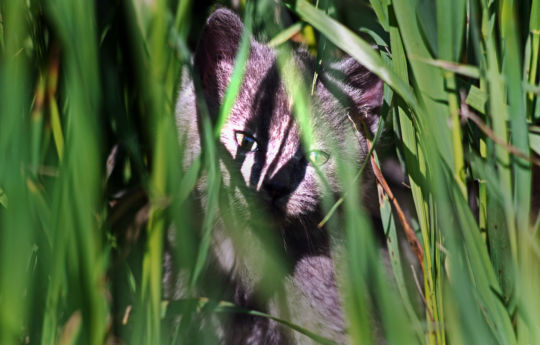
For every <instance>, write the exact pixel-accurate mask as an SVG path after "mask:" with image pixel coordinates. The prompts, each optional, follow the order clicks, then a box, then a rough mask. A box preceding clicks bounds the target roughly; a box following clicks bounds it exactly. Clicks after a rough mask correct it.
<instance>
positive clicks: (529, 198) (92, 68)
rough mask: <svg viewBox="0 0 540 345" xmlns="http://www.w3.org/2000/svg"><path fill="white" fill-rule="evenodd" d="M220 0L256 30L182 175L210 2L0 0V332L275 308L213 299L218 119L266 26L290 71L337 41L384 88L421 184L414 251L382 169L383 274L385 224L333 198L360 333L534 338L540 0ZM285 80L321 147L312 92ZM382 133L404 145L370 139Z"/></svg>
mask: <svg viewBox="0 0 540 345" xmlns="http://www.w3.org/2000/svg"><path fill="white" fill-rule="evenodd" d="M219 4H222V5H226V6H230V7H234V6H236V9H237V10H238V11H239V12H240V13H242V14H245V15H244V17H245V20H244V21H245V22H246V23H245V24H246V28H247V29H248V30H246V32H245V35H244V40H243V42H244V43H243V44H242V45H241V48H240V52H239V54H238V59H237V62H236V67H235V73H234V75H233V81H232V83H231V85H232V86H231V87H230V88H229V91H228V94H227V101H226V102H225V103H224V104H225V105H224V107H223V109H222V111H221V112H220V116H221V117H220V121H218V127H217V129H216V128H214V129H212V128H210V124H208V125H207V126H205V128H206V132H205V133H206V134H205V135H204V148H205V155H204V156H202V157H199V158H198V159H196V160H195V163H194V164H193V165H192V166H191V167H190V168H189V169H188V170H187V171H183V170H182V162H181V159H182V145H179V141H178V138H177V132H176V129H175V120H174V104H175V98H176V95H177V92H178V87H179V85H180V78H181V77H180V75H181V73H191V69H190V59H191V51H193V48H194V45H195V43H196V39H197V37H198V34H199V32H200V29H201V28H202V26H203V24H204V20H205V18H206V17H207V15H208V14H209V13H210V10H211V7H213V6H214V5H212V6H206V5H201V4H200V3H197V2H192V1H189V0H179V1H165V0H152V1H142V0H124V1H111V2H108V1H71V0H47V1H39V0H29V1H20V0H5V1H3V2H2V3H0V51H1V62H0V343H1V344H22V343H30V344H79V343H81V344H105V343H106V344H116V343H129V344H187V343H189V344H207V343H215V342H216V336H215V330H214V329H213V326H212V325H211V323H209V322H208V319H209V318H212V317H213V316H214V315H216V314H219V315H221V314H228V313H232V312H240V313H251V314H253V315H263V314H261V313H260V312H258V311H253V310H240V309H238V308H237V307H236V306H234V305H232V304H231V303H230V301H219V300H216V299H215V298H214V297H213V296H214V295H212V294H211V293H209V295H201V291H212V289H209V288H208V286H210V287H211V286H212V279H211V277H210V278H209V277H208V275H207V274H206V272H207V269H208V262H207V260H208V257H209V255H208V251H209V247H210V238H211V236H212V234H211V233H212V228H213V224H214V221H215V218H216V217H217V214H216V212H217V211H216V209H217V205H218V203H219V190H220V183H221V179H220V175H219V168H218V162H217V150H216V147H215V143H216V140H215V137H216V135H215V131H218V130H219V128H220V127H219V126H221V125H222V124H223V123H224V121H225V119H226V117H227V115H228V112H229V110H230V108H231V107H232V105H233V104H234V100H235V97H236V95H237V91H238V88H239V87H241V80H242V78H243V73H242V72H243V67H244V64H245V60H246V58H247V42H248V39H249V38H250V35H251V34H252V33H257V34H259V35H262V36H264V37H267V39H268V41H270V42H271V44H272V45H274V46H279V47H280V55H279V60H280V66H282V67H283V68H288V67H287V65H288V64H287V61H288V54H289V53H290V48H291V41H292V40H301V41H303V42H304V43H305V44H306V45H307V47H308V49H309V50H310V52H312V53H313V54H314V56H315V58H316V59H317V61H318V62H320V61H326V60H329V59H331V57H332V56H336V55H337V56H339V55H340V54H341V53H340V52H345V53H346V54H348V55H350V56H352V57H354V58H355V59H357V60H358V61H360V62H361V63H362V64H364V65H365V66H366V67H367V68H368V69H370V70H371V71H373V72H374V73H375V74H377V75H378V76H379V77H380V78H381V79H382V80H383V81H384V82H385V84H386V90H385V104H384V107H383V110H382V113H381V124H380V130H379V132H378V134H377V135H376V136H375V137H374V138H372V140H373V142H374V145H375V150H374V151H373V164H374V165H380V164H381V162H383V161H384V160H385V159H388V157H389V156H390V157H397V158H395V159H398V160H399V162H400V165H401V168H402V169H403V171H404V172H405V175H406V176H407V182H406V183H408V187H409V189H410V192H409V193H410V194H412V200H413V202H412V204H411V205H408V206H409V208H410V209H411V212H410V214H411V223H412V225H413V229H412V230H413V231H409V232H408V233H407V235H406V236H408V239H409V240H410V242H411V243H412V244H413V250H414V249H416V254H417V256H416V258H414V259H410V258H407V255H406V254H404V253H403V248H402V247H400V246H399V245H398V242H399V238H403V237H405V235H403V234H402V233H403V231H404V230H403V229H405V230H407V229H408V228H407V225H403V224H401V222H400V220H399V217H398V214H399V212H398V210H397V209H396V203H395V202H394V200H393V199H392V196H391V195H390V193H389V191H388V189H387V190H386V193H384V192H382V191H383V188H382V187H383V184H384V181H382V180H379V181H378V183H379V186H380V189H379V190H380V191H381V197H380V217H381V220H382V226H383V229H382V230H380V229H379V230H377V229H376V231H384V233H385V236H386V239H387V241H386V242H387V245H388V253H389V257H390V262H391V266H392V269H391V272H388V271H387V270H385V269H384V265H383V264H382V263H381V262H380V258H379V255H378V254H377V246H378V244H376V241H375V240H374V238H373V235H372V232H370V231H359V230H364V229H367V228H371V225H370V222H369V220H368V219H367V218H368V217H367V215H366V213H365V212H364V211H363V210H362V208H361V206H360V204H361V199H362V198H361V195H357V194H355V193H344V194H343V195H342V196H341V198H340V199H338V200H333V199H328V200H325V201H324V206H325V209H326V210H327V212H328V217H327V218H325V222H326V226H327V228H328V231H332V232H333V234H335V235H336V236H338V237H339V236H342V239H343V243H345V247H346V250H345V251H344V252H343V256H342V257H341V256H340V260H338V261H337V262H336V265H337V266H338V270H339V271H340V272H342V273H343V274H340V276H343V281H341V282H340V286H342V289H341V294H342V297H343V301H344V309H345V313H346V318H347V322H348V325H349V333H350V337H351V343H353V344H369V343H373V342H374V341H375V338H376V337H377V335H376V334H374V331H373V327H372V325H373V319H374V318H377V319H379V320H380V322H381V325H382V327H381V328H382V331H381V332H382V333H383V335H384V337H385V338H386V339H387V341H388V343H390V344H400V345H401V344H438V345H442V344H537V343H540V328H539V327H538V325H540V312H539V310H540V297H539V294H538V293H537V290H538V288H540V274H539V273H540V242H539V238H538V229H539V228H540V215H539V214H538V203H537V202H536V203H535V202H533V201H534V200H536V198H538V197H539V196H538V195H535V194H534V191H536V192H537V193H538V186H537V183H538V182H537V181H535V183H534V184H533V177H532V175H533V168H534V167H535V166H536V167H537V166H538V165H539V161H540V160H539V158H538V155H539V154H540V127H539V126H540V101H539V99H540V97H539V94H540V85H539V84H538V83H539V82H538V73H539V72H538V70H539V68H538V67H539V53H540V1H538V0H529V1H512V0H458V1H447V0H432V1H427V0H402V1H392V0H370V1H348V0H343V1H335V2H331V1H322V2H320V3H319V2H317V4H311V3H309V2H307V1H305V0H296V1H287V2H284V3H282V4H275V3H274V2H272V1H258V2H249V1H247V2H244V1H242V2H241V3H240V4H238V2H237V1H232V2H231V3H229V2H227V1H220V2H219ZM269 14H272V16H271V17H272V18H273V16H274V14H280V15H281V18H282V19H283V18H286V20H282V22H281V23H277V24H276V23H275V22H274V21H273V20H272V18H270V17H269ZM373 44H376V45H377V46H378V49H377V50H374V49H373V48H372V45H373ZM182 66H185V67H186V68H182ZM294 73H295V71H294V70H289V71H287V75H289V76H291V75H292V76H294V75H295V74H294ZM289 79H291V81H287V80H288V79H287V78H285V79H284V81H285V83H286V88H287V90H288V92H290V93H291V94H292V95H293V96H294V99H295V103H294V105H295V112H296V114H297V116H298V122H299V123H300V124H301V127H302V135H303V139H304V140H305V141H306V142H307V143H309V142H310V140H312V136H313V131H314V130H315V131H316V130H317V129H313V128H311V125H310V118H309V106H310V105H309V102H308V99H309V90H310V88H309V87H310V85H305V86H306V87H305V88H302V87H298V86H297V85H295V84H294V80H295V79H298V78H289ZM383 130H384V132H385V135H386V136H387V137H390V138H391V139H389V140H390V141H391V142H392V143H393V144H392V146H391V147H390V149H388V145H381V146H378V145H377V141H379V140H380V138H381V135H380V133H381V132H382V131H383ZM387 140H388V139H387ZM383 148H385V149H384V150H383ZM367 164H372V163H371V161H369V162H366V165H367ZM338 172H339V176H340V179H341V181H342V184H343V185H346V186H353V185H355V184H356V183H357V178H356V176H357V175H358V171H357V168H356V167H353V166H349V165H348V164H342V165H341V166H339V167H338ZM201 175H206V179H207V182H208V203H209V208H208V210H209V211H208V213H207V214H205V215H204V219H203V222H202V223H203V228H202V229H194V227H193V226H192V224H193V222H192V221H193V219H192V218H193V216H192V210H193V204H192V203H193V202H194V200H192V198H190V192H191V191H192V190H193V189H194V188H195V185H196V183H197V180H198V178H199V176H201ZM350 190H355V189H354V187H351V188H350ZM401 206H402V207H406V206H407V205H405V204H402V205H401ZM337 208H340V209H342V212H339V214H340V216H337V214H338V213H336V212H335V210H336V209H337ZM172 234H174V236H172ZM167 236H169V237H171V236H172V237H174V238H172V239H170V238H169V240H168V241H165V238H166V237H167ZM239 237H242V236H239ZM415 241H416V242H415ZM171 243H174V245H173V249H172V250H173V251H174V253H175V254H174V257H173V260H174V262H175V265H176V266H178V267H179V269H182V271H183V272H186V276H185V278H186V279H185V281H184V288H185V289H186V290H187V292H186V294H185V295H186V296H189V298H184V299H181V300H179V301H167V300H165V299H164V297H163V291H164V290H163V289H164V287H163V286H162V281H163V280H162V275H163V272H162V264H163V256H164V253H165V250H164V245H165V246H169V245H171ZM415 243H416V244H417V248H414V244H415ZM169 249H170V248H169ZM268 253H270V254H268V255H270V259H269V260H266V261H267V262H270V263H273V264H274V263H277V264H274V266H275V267H273V268H272V269H273V270H275V272H278V271H279V270H280V267H279V263H280V262H281V261H280V260H279V258H271V256H272V254H271V253H273V251H272V250H269V251H268ZM246 255H250V254H246ZM261 255H263V254H261ZM274 259H275V260H274ZM418 259H419V260H421V262H416V261H417V260H418ZM411 264H413V265H414V264H416V265H417V266H418V267H421V268H422V270H423V272H422V274H416V273H415V272H417V270H415V269H410V268H409V266H410V265H411ZM270 266H271V265H269V266H268V267H270ZM272 272H274V271H272ZM417 273H418V272H417ZM389 276H391V277H392V278H391V279H388V278H389ZM390 280H392V282H390ZM415 282H417V285H415ZM202 286H206V289H204V290H202V289H201V287H202ZM217 289H219V287H217ZM216 296H217V295H216ZM418 296H421V297H420V298H418ZM419 299H420V300H421V302H420V303H418V300H419ZM263 316H264V317H271V316H270V315H263ZM279 321H280V322H283V323H285V324H286V325H287V326H288V327H291V328H293V329H295V330H296V331H299V332H303V333H304V334H306V335H308V336H309V337H311V338H313V339H316V340H317V341H319V342H320V343H323V344H325V343H326V344H332V343H333V340H332V339H324V338H322V337H320V336H319V335H318V334H317V330H307V329H303V328H301V327H299V326H298V325H294V324H291V323H290V322H288V321H287V320H279Z"/></svg>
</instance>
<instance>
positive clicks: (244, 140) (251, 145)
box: [234, 131, 259, 152]
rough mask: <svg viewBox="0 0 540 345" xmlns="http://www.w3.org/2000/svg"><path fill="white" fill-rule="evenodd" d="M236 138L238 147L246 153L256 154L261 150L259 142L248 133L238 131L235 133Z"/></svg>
mask: <svg viewBox="0 0 540 345" xmlns="http://www.w3.org/2000/svg"><path fill="white" fill-rule="evenodd" d="M234 138H235V140H236V143H237V144H238V147H239V148H240V149H241V150H242V151H244V152H255V151H257V150H258V149H259V144H258V143H257V140H256V139H255V138H253V137H252V136H251V135H249V134H247V133H246V132H240V131H237V132H235V133H234Z"/></svg>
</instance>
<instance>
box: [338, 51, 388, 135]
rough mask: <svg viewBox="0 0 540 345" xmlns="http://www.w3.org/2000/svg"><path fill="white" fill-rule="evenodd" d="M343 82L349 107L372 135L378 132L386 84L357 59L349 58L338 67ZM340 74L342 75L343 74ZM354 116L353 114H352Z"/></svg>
mask: <svg viewBox="0 0 540 345" xmlns="http://www.w3.org/2000/svg"><path fill="white" fill-rule="evenodd" d="M338 70H339V72H341V73H342V76H341V78H339V79H341V82H342V83H343V84H344V85H343V91H344V92H345V97H346V98H347V100H346V101H347V102H348V103H352V104H348V106H349V107H352V108H353V109H354V110H355V113H356V115H358V116H361V117H362V120H364V121H365V123H366V124H367V125H368V128H369V129H370V130H371V132H372V133H375V131H376V130H377V125H378V123H379V115H380V111H381V108H382V105H383V94H384V83H383V82H382V80H381V79H379V77H377V76H376V75H375V74H374V73H372V72H370V71H369V70H368V69H367V68H365V67H364V66H362V65H361V64H360V63H359V62H358V61H356V60H355V59H353V58H351V57H348V58H345V59H344V60H342V61H341V62H340V63H339V65H338ZM341 73H340V74H341ZM351 115H352V114H351Z"/></svg>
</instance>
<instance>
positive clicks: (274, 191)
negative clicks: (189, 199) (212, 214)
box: [194, 9, 382, 222]
mask: <svg viewBox="0 0 540 345" xmlns="http://www.w3.org/2000/svg"><path fill="white" fill-rule="evenodd" d="M242 31H243V26H242V23H241V21H240V20H239V18H238V17H237V16H236V15H235V14H233V13H232V12H230V11H228V10H223V9H222V10H217V11H216V12H214V14H212V16H210V18H209V19H208V21H207V24H206V27H205V29H204V31H203V35H202V38H201V40H200V42H199V46H198V49H197V52H196V54H195V60H194V62H195V70H196V72H198V74H199V76H200V80H201V85H202V89H203V92H204V96H205V100H206V103H207V105H208V109H209V113H210V117H211V119H213V120H215V119H216V117H217V114H218V112H219V108H220V106H221V102H222V99H223V97H224V94H225V92H226V89H227V86H228V84H229V82H230V78H231V74H232V70H233V67H234V60H235V56H236V51H237V49H238V46H239V42H240V37H241V35H242ZM292 63H293V64H294V65H295V66H297V68H298V69H299V70H300V71H301V75H302V76H303V78H301V79H303V80H298V81H296V82H297V83H304V85H303V86H304V87H305V86H306V85H311V81H312V78H313V74H314V73H313V72H314V71H313V68H312V65H313V64H312V62H311V59H310V58H309V56H308V55H307V54H298V55H296V56H295V57H294V61H293V62H292ZM306 89H309V88H306ZM314 91H315V92H314V93H313V95H312V96H311V107H310V115H311V123H312V126H313V130H312V133H313V134H314V140H313V142H312V144H311V146H310V147H306V146H305V145H303V144H302V140H301V135H300V134H301V133H300V128H299V126H298V123H297V121H296V118H295V114H294V110H293V109H294V107H293V102H294V99H291V97H290V96H289V95H288V93H287V91H286V88H285V85H284V83H283V82H282V77H281V76H280V69H279V67H278V64H277V62H276V52H275V51H274V50H272V49H271V48H269V47H267V46H265V45H263V44H260V43H258V42H256V41H252V42H251V48H250V55H249V59H248V61H247V64H246V67H245V74H244V79H243V83H242V86H241V87H240V91H239V94H238V97H237V101H236V103H235V105H234V106H233V108H232V111H231V113H230V114H229V118H228V120H227V122H226V123H225V125H224V126H223V128H222V130H221V133H220V143H221V147H222V149H223V153H224V156H226V160H225V162H226V163H224V164H223V167H222V169H224V170H226V171H227V173H226V174H224V175H226V176H229V177H232V176H235V175H236V176H239V179H237V180H240V182H235V180H234V179H232V180H231V181H228V182H229V188H232V189H234V188H235V186H236V185H238V184H240V185H242V187H247V189H248V190H250V191H252V192H253V193H254V194H255V195H256V196H257V198H258V199H260V200H261V201H262V203H263V204H264V205H265V206H267V208H268V211H269V212H270V213H271V214H272V215H274V216H275V217H277V218H278V219H280V220H282V221H284V222H293V221H298V220H300V221H301V220H302V219H311V220H314V219H315V218H316V217H315V216H314V215H315V214H316V213H317V212H318V211H319V208H320V207H319V206H320V202H321V197H322V194H323V193H325V192H333V193H338V192H339V190H340V189H341V188H342V187H341V186H340V185H339V182H338V178H337V165H338V163H339V161H342V162H347V163H348V164H351V163H352V164H354V165H356V166H359V165H360V164H361V162H362V161H363V160H364V158H365V155H366V153H367V148H366V143H365V140H364V137H363V136H362V135H361V133H360V132H359V131H357V130H355V126H356V127H357V128H358V126H359V125H360V124H359V123H358V121H356V120H357V119H356V120H355V115H356V114H359V113H361V114H364V116H365V120H366V122H367V123H368V125H369V126H373V125H374V124H375V123H376V112H377V110H378V108H379V107H380V105H381V102H382V83H381V82H380V81H379V80H378V79H377V78H376V77H375V76H374V75H373V74H371V73H369V72H368V71H367V70H366V69H365V68H364V67H362V66H361V65H360V64H358V63H356V62H355V61H354V60H352V59H345V60H344V61H341V62H339V63H336V64H334V65H332V66H329V67H327V68H326V70H324V71H321V73H320V76H319V78H318V80H317V83H316V85H315V88H314ZM321 176H324V177H323V179H324V180H325V181H326V182H325V183H324V184H323V183H322V179H321ZM226 184H227V183H226ZM323 185H326V186H327V187H323Z"/></svg>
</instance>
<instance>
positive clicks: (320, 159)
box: [308, 150, 330, 166]
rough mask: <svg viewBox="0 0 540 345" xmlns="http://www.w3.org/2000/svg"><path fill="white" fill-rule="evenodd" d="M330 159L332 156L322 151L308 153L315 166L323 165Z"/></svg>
mask: <svg viewBox="0 0 540 345" xmlns="http://www.w3.org/2000/svg"><path fill="white" fill-rule="evenodd" d="M328 158H330V155H329V154H328V153H326V152H324V151H321V150H313V151H309V152H308V159H309V162H310V163H311V164H313V165H317V166H319V165H323V164H324V163H326V162H327V161H328Z"/></svg>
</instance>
